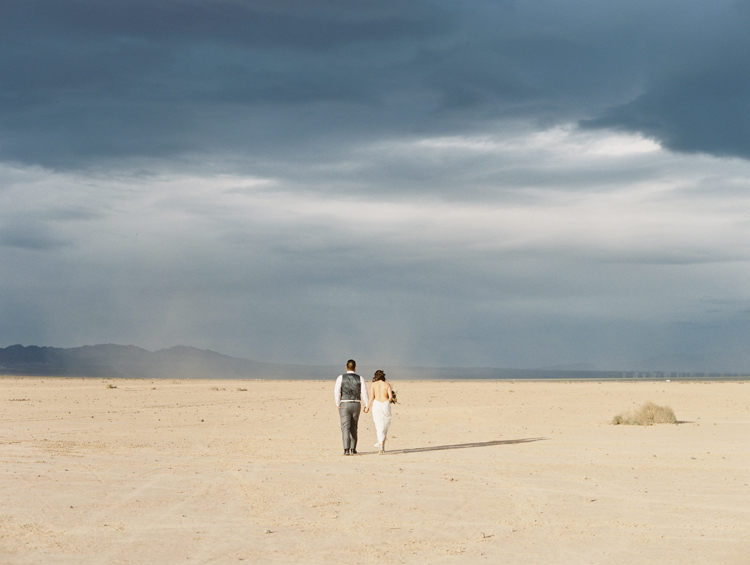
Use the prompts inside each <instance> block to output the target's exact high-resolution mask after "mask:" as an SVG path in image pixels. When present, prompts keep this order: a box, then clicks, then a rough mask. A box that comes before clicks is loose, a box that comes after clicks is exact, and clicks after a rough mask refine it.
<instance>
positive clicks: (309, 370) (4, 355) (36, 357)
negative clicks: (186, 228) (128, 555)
mask: <svg viewBox="0 0 750 565" xmlns="http://www.w3.org/2000/svg"><path fill="white" fill-rule="evenodd" d="M732 359H734V360H735V361H734V362H733V363H732V364H728V363H727V362H726V359H725V358H723V357H719V356H716V355H714V356H711V355H704V356H691V357H676V356H674V357H655V358H653V359H649V360H646V361H643V362H641V363H639V364H638V365H639V367H638V370H637V371H601V370H597V369H596V368H595V367H593V366H592V365H588V364H576V365H558V366H554V367H544V368H540V369H495V368H471V367H460V368H456V367H446V368H433V367H389V366H382V367H368V366H360V367H358V369H359V371H358V372H360V374H362V375H364V376H367V375H371V374H372V373H373V371H374V370H375V369H378V368H380V369H384V370H385V371H386V373H388V374H389V376H390V377H393V378H394V379H401V380H404V379H409V380H422V379H435V380H454V379H455V380H459V379H571V380H577V379H613V378H670V377H671V378H675V379H678V378H706V377H719V376H722V375H723V376H736V375H748V373H749V371H747V370H746V369H747V367H750V356H748V362H747V363H744V362H743V360H742V358H741V357H737V356H733V357H732ZM742 367H745V369H743V368H742ZM342 370H343V366H338V365H327V366H326V365H292V364H278V363H261V362H259V361H251V360H249V359H239V358H237V357H230V356H229V355H222V354H221V353H216V352H215V351H210V350H206V349H197V348H195V347H184V346H177V347H171V348H169V349H160V350H158V351H154V352H151V351H147V350H145V349H141V348H140V347H135V346H132V345H114V344H106V345H86V346H83V347H73V348H69V349H64V348H59V347H38V346H36V345H30V346H23V345H11V346H10V347H6V348H4V349H2V348H0V375H35V376H61V377H62V376H69V377H101V378H115V377H121V378H122V377H125V378H151V379H196V378H203V379H333V378H334V377H335V376H336V375H338V374H340V373H341V372H342Z"/></svg>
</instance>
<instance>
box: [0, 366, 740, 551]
mask: <svg viewBox="0 0 750 565" xmlns="http://www.w3.org/2000/svg"><path fill="white" fill-rule="evenodd" d="M110 387H116V388H110ZM394 388H395V389H396V390H397V392H398V397H399V401H400V404H399V405H397V406H396V407H395V409H394V419H393V425H392V428H391V433H390V436H391V438H390V440H389V442H388V444H387V448H388V449H389V451H388V453H386V455H384V456H379V455H377V453H376V449H375V448H374V447H373V444H374V443H375V430H374V426H373V424H372V420H371V418H370V415H365V414H362V416H361V418H360V443H359V451H360V454H359V455H357V456H354V457H343V456H342V448H341V438H340V431H339V423H338V414H337V411H336V409H335V406H334V403H333V392H332V390H333V380H331V382H320V381H317V382H316V381H312V382H311V381H306V382H288V381H211V380H201V381H195V380H192V381H189V380H183V381H148V380H145V381H142V380H114V379H113V380H101V379H50V378H13V377H6V378H1V379H0V407H2V409H1V410H0V421H1V423H0V497H1V498H0V502H1V504H0V563H12V564H16V563H19V564H27V563H45V564H46V563H55V564H59V563H143V564H146V563H234V562H240V561H246V562H249V563H483V562H486V563H511V564H512V563H595V564H601V563H613V564H614V563H617V564H618V565H619V564H622V563H632V562H638V563H659V564H665V563H696V564H697V563H700V564H705V563H722V564H734V563H737V564H740V563H741V564H748V563H750V489H749V488H748V483H750V383H742V382H725V383H680V382H671V383H668V382H602V383H560V382H555V383H550V382H515V383H513V382H398V381H395V382H394ZM649 400H650V401H653V402H656V403H657V404H667V405H669V406H671V407H672V408H673V409H674V411H675V413H676V415H677V417H678V419H679V420H681V423H679V424H678V425H657V426H651V427H641V426H613V425H610V424H609V423H608V422H609V420H610V419H611V418H612V417H613V416H614V415H615V414H617V413H620V412H623V411H625V410H627V409H628V408H633V407H637V406H638V405H640V404H642V403H643V402H645V401H649Z"/></svg>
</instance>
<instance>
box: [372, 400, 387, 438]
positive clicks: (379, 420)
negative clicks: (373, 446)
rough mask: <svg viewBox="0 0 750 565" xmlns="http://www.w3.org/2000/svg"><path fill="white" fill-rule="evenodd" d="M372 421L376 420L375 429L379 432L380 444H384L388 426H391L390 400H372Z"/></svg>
mask: <svg viewBox="0 0 750 565" xmlns="http://www.w3.org/2000/svg"><path fill="white" fill-rule="evenodd" d="M372 421H373V422H375V430H376V431H377V433H378V445H381V446H382V445H383V442H384V441H385V438H386V434H387V433H388V428H389V427H390V426H391V403H390V401H389V400H386V401H385V402H379V401H377V400H373V402H372Z"/></svg>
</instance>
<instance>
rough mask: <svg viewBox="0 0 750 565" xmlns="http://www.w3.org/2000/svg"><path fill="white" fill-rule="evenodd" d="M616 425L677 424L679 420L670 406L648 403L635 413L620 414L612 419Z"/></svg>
mask: <svg viewBox="0 0 750 565" xmlns="http://www.w3.org/2000/svg"><path fill="white" fill-rule="evenodd" d="M612 423H613V424H615V425H619V424H624V425H630V426H651V425H653V424H676V423H677V418H676V417H675V415H674V412H673V411H672V409H671V408H670V407H669V406H658V405H656V404H654V403H653V402H646V404H644V405H643V406H641V407H640V408H639V409H638V410H636V411H635V412H631V411H629V412H626V413H625V414H618V415H617V416H615V417H614V418H612Z"/></svg>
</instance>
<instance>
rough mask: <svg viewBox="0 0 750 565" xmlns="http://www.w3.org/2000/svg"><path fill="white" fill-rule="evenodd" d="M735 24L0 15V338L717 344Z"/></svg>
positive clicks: (9, 9)
mask: <svg viewBox="0 0 750 565" xmlns="http://www.w3.org/2000/svg"><path fill="white" fill-rule="evenodd" d="M748 29H750V1H748V0H741V1H722V0H718V1H714V2H706V1H705V0H701V1H692V0H679V1H677V0H675V1H659V0H644V1H638V0H636V1H630V2H601V1H593V0H591V1H589V0H564V1H562V0H560V1H554V0H527V1H521V0H519V1H513V0H495V1H467V2H459V1H455V0H452V1H449V2H439V1H430V2H427V1H425V2H420V1H412V0H397V1H396V0H393V1H390V0H380V1H377V2H372V1H364V0H362V1H359V0H339V1H328V2H326V1H322V0H316V1H315V2H311V1H309V0H289V1H285V0H265V1H242V0H226V1H210V0H200V1H199V0H181V1H177V0H173V1H163V0H141V1H129V0H118V1H116V2H109V1H106V2H105V1H102V0H57V1H55V0H5V1H4V2H2V3H0V346H1V347H5V346H8V345H12V344H16V343H21V344H24V345H30V344H35V345H51V346H57V347H73V346H80V345H85V344H96V343H120V344H132V345H137V346H140V347H144V348H146V349H150V350H154V349H158V348H163V347H169V346H172V345H178V344H181V345H193V346H196V347H200V348H206V349H212V350H215V351H219V352H221V353H226V354H230V355H235V356H239V357H245V358H251V359H256V360H260V361H272V362H293V363H316V364H337V363H342V362H343V361H345V360H346V359H347V358H349V357H354V358H356V359H358V360H360V362H361V363H367V364H368V365H378V364H382V365H383V366H390V365H393V364H408V365H429V366H493V367H518V368H531V367H544V366H550V365H563V364H573V363H591V364H592V365H594V366H596V367H599V368H603V369H623V370H625V369H632V368H636V366H637V365H638V363H639V362H640V360H643V359H648V358H650V357H653V356H659V355H687V354H702V353H708V352H714V353H716V352H719V353H722V354H724V355H726V356H727V358H728V359H731V358H732V356H736V355H737V354H738V352H740V353H741V352H746V351H748V349H750V346H748V343H750V284H748V280H749V279H750V263H749V262H748V261H749V260H750V238H749V237H748V234H749V233H750V66H749V63H748V61H750V33H748Z"/></svg>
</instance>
